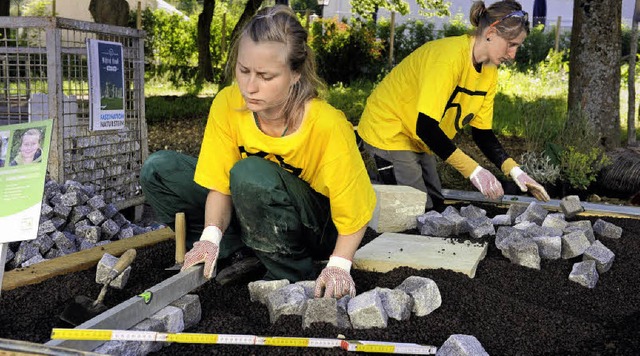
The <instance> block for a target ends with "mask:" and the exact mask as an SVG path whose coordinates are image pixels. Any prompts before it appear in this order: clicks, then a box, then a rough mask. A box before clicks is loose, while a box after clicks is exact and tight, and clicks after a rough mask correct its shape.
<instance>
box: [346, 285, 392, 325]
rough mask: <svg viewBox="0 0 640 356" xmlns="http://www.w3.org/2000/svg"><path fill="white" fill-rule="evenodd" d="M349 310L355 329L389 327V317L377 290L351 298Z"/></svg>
mask: <svg viewBox="0 0 640 356" xmlns="http://www.w3.org/2000/svg"><path fill="white" fill-rule="evenodd" d="M347 308H348V309H347V312H348V313H349V320H351V326H352V327H353V328H354V329H371V328H386V327H387V322H388V320H389V316H388V315H387V312H386V311H384V307H383V306H382V299H381V298H380V294H379V293H378V291H376V290H375V289H372V290H370V291H367V292H364V293H361V294H359V295H356V296H355V297H353V298H351V300H349V304H348V306H347Z"/></svg>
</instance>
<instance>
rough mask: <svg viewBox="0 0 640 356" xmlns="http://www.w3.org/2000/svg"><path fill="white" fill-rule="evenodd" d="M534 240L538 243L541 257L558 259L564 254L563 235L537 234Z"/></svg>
mask: <svg viewBox="0 0 640 356" xmlns="http://www.w3.org/2000/svg"><path fill="white" fill-rule="evenodd" d="M532 240H533V241H534V242H535V243H536V244H537V245H538V253H539V254H540V258H544V259H547V260H557V259H559V258H560V257H561V256H562V237H560V236H536V237H533V238H532Z"/></svg>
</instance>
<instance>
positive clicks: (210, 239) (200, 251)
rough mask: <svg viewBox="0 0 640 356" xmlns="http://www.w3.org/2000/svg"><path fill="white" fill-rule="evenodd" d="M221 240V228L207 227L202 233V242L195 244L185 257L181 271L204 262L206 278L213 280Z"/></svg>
mask: <svg viewBox="0 0 640 356" xmlns="http://www.w3.org/2000/svg"><path fill="white" fill-rule="evenodd" d="M220 240H222V231H221V230H220V228H218V227H217V226H207V227H206V228H205V229H204V230H203V231H202V236H201V237H200V241H198V242H196V243H194V244H193V248H192V249H191V251H189V252H187V253H186V254H185V255H184V265H182V268H181V269H180V271H184V270H186V269H187V268H189V267H191V266H194V265H197V264H198V263H203V262H204V270H203V272H204V277H205V278H206V279H211V277H213V271H214V268H215V266H216V261H217V260H218V252H219V251H220V247H219V245H220Z"/></svg>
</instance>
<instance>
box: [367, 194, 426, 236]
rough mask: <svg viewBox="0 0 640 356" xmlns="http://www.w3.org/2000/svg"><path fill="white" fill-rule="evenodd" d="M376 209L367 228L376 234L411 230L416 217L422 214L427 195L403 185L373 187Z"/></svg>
mask: <svg viewBox="0 0 640 356" xmlns="http://www.w3.org/2000/svg"><path fill="white" fill-rule="evenodd" d="M373 189H374V190H375V192H376V199H377V201H376V208H375V210H374V211H373V216H372V217H371V220H370V221H369V227H371V228H372V229H373V230H375V231H376V232H400V231H405V230H409V229H413V228H415V227H416V225H417V220H416V218H417V216H418V215H422V214H424V210H425V205H426V203H427V193H425V192H422V191H419V190H418V189H416V188H413V187H408V186H403V185H377V184H374V185H373Z"/></svg>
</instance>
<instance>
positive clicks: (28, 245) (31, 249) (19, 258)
mask: <svg viewBox="0 0 640 356" xmlns="http://www.w3.org/2000/svg"><path fill="white" fill-rule="evenodd" d="M39 254H40V250H39V249H38V246H36V245H35V244H34V243H33V242H31V241H22V242H21V243H20V247H19V248H18V251H16V254H15V256H14V257H13V263H14V266H15V267H17V266H20V265H22V264H23V263H24V262H26V261H28V260H29V259H30V258H32V257H33V256H35V255H39Z"/></svg>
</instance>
